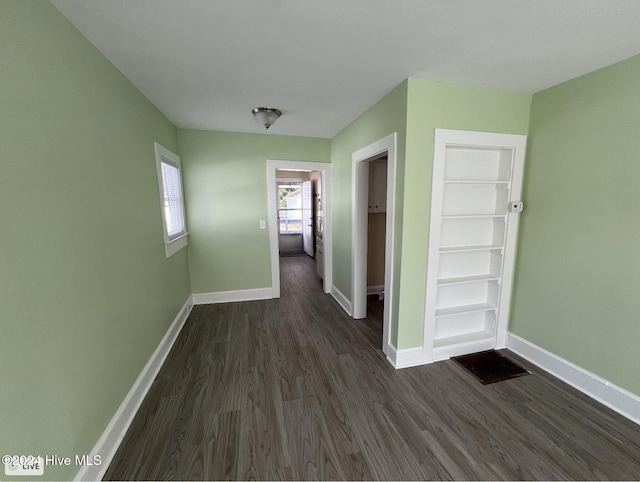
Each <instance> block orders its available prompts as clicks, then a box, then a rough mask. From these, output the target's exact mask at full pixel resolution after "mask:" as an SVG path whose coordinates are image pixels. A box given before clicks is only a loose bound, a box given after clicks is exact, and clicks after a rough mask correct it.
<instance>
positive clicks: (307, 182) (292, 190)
mask: <svg viewBox="0 0 640 482" xmlns="http://www.w3.org/2000/svg"><path fill="white" fill-rule="evenodd" d="M330 183H331V164H328V163H315V162H304V161H277V160H269V161H267V187H268V198H269V199H268V202H269V236H270V242H271V280H272V297H273V298H279V297H280V258H281V257H292V256H304V257H307V258H310V259H312V261H313V265H314V268H315V272H317V275H318V276H319V278H321V279H322V290H323V292H325V293H329V292H330V291H331V284H332V269H331V229H330V222H329V221H330V217H331V210H330V192H331V191H330Z"/></svg>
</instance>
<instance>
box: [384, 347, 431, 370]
mask: <svg viewBox="0 0 640 482" xmlns="http://www.w3.org/2000/svg"><path fill="white" fill-rule="evenodd" d="M389 352H390V356H389V357H388V358H389V362H390V363H391V364H392V365H393V367H394V368H395V369H400V368H410V367H417V366H419V365H427V364H428V363H431V362H432V360H425V355H424V351H423V350H422V347H421V346H417V347H414V348H402V349H400V350H398V349H397V348H396V347H395V346H393V345H389Z"/></svg>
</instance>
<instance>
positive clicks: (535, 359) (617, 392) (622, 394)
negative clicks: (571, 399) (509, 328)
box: [507, 333, 640, 424]
mask: <svg viewBox="0 0 640 482" xmlns="http://www.w3.org/2000/svg"><path fill="white" fill-rule="evenodd" d="M507 348H508V349H509V350H511V351H512V352H514V353H516V354H518V355H520V356H521V357H522V358H524V359H526V360H529V361H530V362H531V363H533V364H535V365H537V366H538V367H540V368H542V369H543V370H545V371H547V372H549V373H551V374H552V375H553V376H555V377H556V378H559V379H560V380H562V381H563V382H565V383H568V384H569V385H571V386H572V387H574V388H576V389H578V390H580V391H581V392H583V393H585V394H586V395H588V396H590V397H591V398H593V399H594V400H597V401H598V402H600V403H602V404H603V405H606V406H607V407H609V408H610V409H612V410H614V411H616V412H618V413H619V414H620V415H623V416H625V417H626V418H628V419H629V420H631V421H633V422H635V423H637V424H640V397H639V396H638V395H635V394H634V393H631V392H629V391H627V390H625V389H624V388H621V387H619V386H617V385H614V384H613V383H611V382H609V381H607V380H605V379H603V378H601V377H599V376H598V375H595V374H594V373H591V372H589V371H587V370H585V369H584V368H581V367H579V366H578V365H575V364H573V363H571V362H570V361H567V360H565V359H564V358H561V357H559V356H558V355H555V354H554V353H551V352H550V351H547V350H545V349H544V348H541V347H539V346H537V345H534V344H533V343H531V342H530V341H528V340H525V339H524V338H521V337H519V336H518V335H514V334H513V333H509V335H508V338H507Z"/></svg>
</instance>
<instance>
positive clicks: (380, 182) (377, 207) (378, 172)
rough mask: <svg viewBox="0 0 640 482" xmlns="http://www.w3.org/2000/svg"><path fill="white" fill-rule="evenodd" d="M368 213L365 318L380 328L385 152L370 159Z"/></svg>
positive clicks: (383, 294)
mask: <svg viewBox="0 0 640 482" xmlns="http://www.w3.org/2000/svg"><path fill="white" fill-rule="evenodd" d="M368 211H369V212H368V216H367V220H368V222H367V318H369V319H371V320H374V321H375V322H376V323H379V324H380V325H379V327H380V332H381V333H382V331H383V318H384V297H385V290H384V289H385V286H384V277H385V276H384V274H385V245H386V231H387V230H386V220H387V156H386V155H385V156H384V157H382V158H380V159H376V160H373V161H369V203H368Z"/></svg>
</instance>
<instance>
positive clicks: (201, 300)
mask: <svg viewBox="0 0 640 482" xmlns="http://www.w3.org/2000/svg"><path fill="white" fill-rule="evenodd" d="M273 297H274V296H273V290H272V289H271V288H256V289H252V290H235V291H215V292H212V293H194V295H193V304H194V305H209V304H214V303H233V302H234V301H256V300H270V299H271V298H273Z"/></svg>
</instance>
